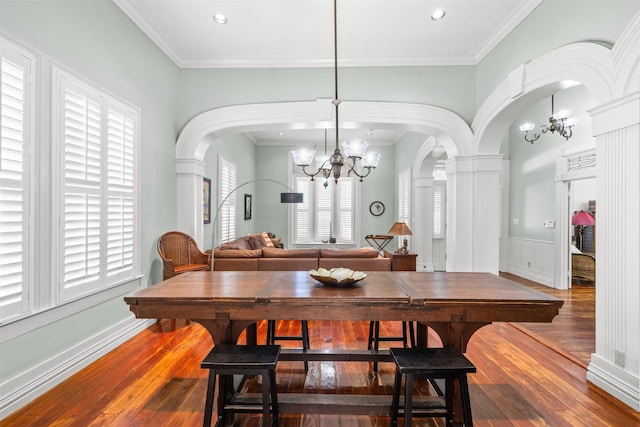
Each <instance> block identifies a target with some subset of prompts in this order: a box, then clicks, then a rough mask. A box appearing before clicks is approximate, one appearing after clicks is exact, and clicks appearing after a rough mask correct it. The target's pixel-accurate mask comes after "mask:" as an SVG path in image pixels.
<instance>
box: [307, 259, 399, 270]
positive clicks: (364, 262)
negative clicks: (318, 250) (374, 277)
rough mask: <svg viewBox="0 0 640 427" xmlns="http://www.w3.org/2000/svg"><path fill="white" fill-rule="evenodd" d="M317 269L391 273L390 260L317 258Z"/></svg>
mask: <svg viewBox="0 0 640 427" xmlns="http://www.w3.org/2000/svg"><path fill="white" fill-rule="evenodd" d="M318 267H322V268H326V269H327V270H331V269H332V268H337V267H343V268H350V269H352V270H355V271H391V258H383V257H379V258H318Z"/></svg>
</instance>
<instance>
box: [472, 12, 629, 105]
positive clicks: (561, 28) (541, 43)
mask: <svg viewBox="0 0 640 427" xmlns="http://www.w3.org/2000/svg"><path fill="white" fill-rule="evenodd" d="M638 10H640V1H638V0H623V1H618V0H588V1H583V0H544V1H543V2H542V3H541V4H540V5H539V6H538V7H537V8H536V9H535V10H534V11H533V12H532V13H531V14H530V15H529V16H528V17H527V18H525V20H524V21H523V22H522V23H520V25H518V27H516V28H515V29H514V30H513V31H511V33H509V35H508V36H507V37H506V38H505V39H504V40H502V41H501V42H500V43H499V44H498V45H497V46H496V47H495V48H494V49H493V50H492V51H491V52H490V53H489V54H488V55H487V56H485V57H484V58H483V60H482V61H481V62H480V63H479V64H478V66H477V67H476V85H477V87H476V90H477V92H476V104H477V105H478V106H480V105H482V103H483V102H484V101H485V100H486V98H487V96H489V95H490V94H491V92H492V91H493V90H494V89H495V88H496V87H497V86H498V85H499V84H501V83H502V82H504V81H505V80H507V76H508V74H509V73H510V72H511V71H513V70H514V69H515V68H516V67H518V66H519V65H520V64H523V63H525V62H528V61H530V60H532V59H534V58H537V57H539V56H541V55H544V54H545V53H547V52H549V51H551V50H553V49H557V48H559V47H562V46H565V45H568V44H570V43H576V42H585V41H597V42H605V43H608V44H613V43H614V42H615V41H616V40H617V38H618V36H619V35H620V33H621V32H622V30H623V29H624V28H625V27H626V26H627V24H628V23H629V21H630V20H631V18H632V17H633V16H634V15H635V13H636V12H637V11H638Z"/></svg>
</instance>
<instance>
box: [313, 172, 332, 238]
mask: <svg viewBox="0 0 640 427" xmlns="http://www.w3.org/2000/svg"><path fill="white" fill-rule="evenodd" d="M314 183H315V193H316V236H315V240H316V241H323V240H329V237H335V236H332V233H333V230H332V227H333V224H332V217H331V216H332V215H331V212H332V210H331V206H332V204H333V189H334V185H329V186H328V187H327V188H325V187H324V181H323V180H321V179H318V180H315V181H314Z"/></svg>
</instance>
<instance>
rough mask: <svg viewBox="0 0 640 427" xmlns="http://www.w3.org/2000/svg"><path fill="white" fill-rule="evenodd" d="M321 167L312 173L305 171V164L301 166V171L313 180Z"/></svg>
mask: <svg viewBox="0 0 640 427" xmlns="http://www.w3.org/2000/svg"><path fill="white" fill-rule="evenodd" d="M321 170H322V169H318V170H317V171H315V172H314V173H309V172H307V167H306V166H302V172H303V173H304V174H305V175H307V176H308V177H311V181H313V180H314V178H315V176H316V175H318V174H319V173H320V171H321Z"/></svg>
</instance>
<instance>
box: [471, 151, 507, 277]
mask: <svg viewBox="0 0 640 427" xmlns="http://www.w3.org/2000/svg"><path fill="white" fill-rule="evenodd" d="M501 170H502V155H490V156H476V157H475V158H474V162H473V186H474V187H473V192H474V195H473V198H474V204H473V211H472V213H471V215H469V216H471V217H472V219H473V271H485V272H489V273H493V274H498V272H499V268H500V227H501V226H502V191H501V182H502V176H501V173H500V171H501Z"/></svg>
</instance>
